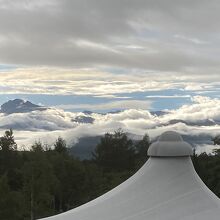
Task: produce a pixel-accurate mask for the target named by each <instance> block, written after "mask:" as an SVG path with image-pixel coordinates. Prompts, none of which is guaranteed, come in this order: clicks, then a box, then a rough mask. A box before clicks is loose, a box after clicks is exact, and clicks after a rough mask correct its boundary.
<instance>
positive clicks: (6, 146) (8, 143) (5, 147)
mask: <svg viewBox="0 0 220 220" xmlns="http://www.w3.org/2000/svg"><path fill="white" fill-rule="evenodd" d="M0 149H1V150H2V151H10V150H17V144H16V143H15V140H14V136H13V131H12V129H10V130H7V131H5V134H4V136H2V137H0Z"/></svg>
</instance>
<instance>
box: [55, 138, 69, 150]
mask: <svg viewBox="0 0 220 220" xmlns="http://www.w3.org/2000/svg"><path fill="white" fill-rule="evenodd" d="M54 147H55V148H54V150H55V151H57V152H58V153H67V147H66V141H65V140H64V139H63V138H61V137H58V139H57V140H56V142H55V144H54Z"/></svg>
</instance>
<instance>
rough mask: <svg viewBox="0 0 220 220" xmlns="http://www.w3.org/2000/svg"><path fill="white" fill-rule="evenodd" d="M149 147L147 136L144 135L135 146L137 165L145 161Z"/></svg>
mask: <svg viewBox="0 0 220 220" xmlns="http://www.w3.org/2000/svg"><path fill="white" fill-rule="evenodd" d="M149 146H150V137H149V135H148V134H145V135H144V136H143V138H142V140H140V141H138V142H137V143H136V145H135V147H136V151H137V159H138V163H141V164H143V163H144V162H145V161H146V160H147V158H148V156H147V151H148V148H149Z"/></svg>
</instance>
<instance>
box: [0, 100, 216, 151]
mask: <svg viewBox="0 0 220 220" xmlns="http://www.w3.org/2000/svg"><path fill="white" fill-rule="evenodd" d="M164 112H165V114H161V115H156V114H153V113H152V112H150V111H148V110H142V109H128V110H124V111H120V112H115V113H106V114H100V113H83V112H67V111H64V110H62V109H57V108H49V109H47V110H45V111H33V112H28V113H14V114H10V115H4V114H0V125H1V133H2V134H3V132H4V130H5V129H9V128H12V129H14V136H15V139H16V141H17V143H18V145H19V148H20V149H23V148H25V149H28V148H29V147H30V146H31V145H32V144H33V143H34V142H36V141H42V142H43V143H46V144H48V145H52V144H53V143H54V142H55V140H56V139H57V138H58V137H59V136H61V137H63V138H64V139H65V140H66V141H67V144H68V145H69V146H71V145H73V144H74V143H76V142H77V141H78V139H79V138H80V137H85V136H97V135H102V134H104V133H106V132H112V131H114V130H117V129H119V128H121V129H123V130H124V131H126V132H128V133H129V134H133V138H137V139H138V138H141V136H142V135H144V134H145V133H148V134H149V135H150V137H151V139H154V138H156V137H157V136H158V135H160V134H161V133H162V132H164V131H167V130H174V131H177V132H179V133H180V134H182V135H189V136H194V137H198V138H200V137H201V136H204V135H205V136H209V137H210V141H211V137H214V136H216V135H218V134H220V99H211V98H208V97H204V96H195V97H193V98H192V104H187V105H183V106H182V107H180V108H178V109H175V110H169V111H168V110H167V111H166V110H165V111H164ZM85 117H86V118H92V119H93V123H83V122H82V121H80V122H79V121H78V120H76V119H79V118H81V119H83V118H85ZM201 146H202V148H201V149H202V150H201V149H200V150H199V151H201V152H202V151H204V150H206V151H209V152H210V151H211V149H212V148H213V146H210V145H209V144H208V145H207V143H204V144H201Z"/></svg>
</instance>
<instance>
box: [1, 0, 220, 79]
mask: <svg viewBox="0 0 220 220" xmlns="http://www.w3.org/2000/svg"><path fill="white" fill-rule="evenodd" d="M207 18H208V19H207ZM219 20H220V19H219V4H218V1H217V0H211V1H209V2H207V1H205V0H202V1H198V0H196V1H193V2H192V1H188V0H187V1H184V2H183V1H180V0H177V1H175V2H174V1H171V0H168V1H166V3H165V2H164V1H163V0H159V1H156V2H155V1H153V0H137V1H135V3H134V1H132V0H128V1H126V4H125V3H124V2H123V1H116V0H113V1H111V2H109V1H107V0H102V1H100V0H83V1H79V0H74V1H70V0H63V1H59V0H54V1H51V0H44V1H42V0H40V1H37V0H32V1H25V0H19V1H18V0H15V1H13V2H9V1H6V0H2V1H1V6H0V26H1V30H0V49H1V54H2V55H1V58H0V62H1V63H8V64H17V65H27V66H30V65H31V66H52V67H54V66H56V67H57V66H59V67H70V68H99V69H100V68H103V67H104V68H106V67H115V68H124V69H126V70H127V72H129V70H130V69H143V70H153V71H162V72H164V74H166V72H168V73H169V72H172V73H175V74H177V73H178V74H179V75H182V74H183V73H184V74H192V73H193V74H198V73H200V74H203V75H206V76H207V75H216V74H217V73H218V70H219V67H220V64H219V61H218V57H219V50H218V48H219V46H220V45H219V39H218V37H217V36H218V35H219V29H218V27H219ZM206 42H208V43H206Z"/></svg>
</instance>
